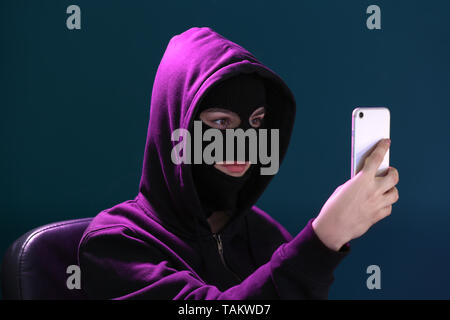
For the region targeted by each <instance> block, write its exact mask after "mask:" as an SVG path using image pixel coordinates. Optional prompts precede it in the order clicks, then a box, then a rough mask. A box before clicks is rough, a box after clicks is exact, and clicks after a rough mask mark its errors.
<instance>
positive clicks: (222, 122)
mask: <svg viewBox="0 0 450 320" xmlns="http://www.w3.org/2000/svg"><path fill="white" fill-rule="evenodd" d="M212 122H213V123H215V124H217V126H218V127H219V128H220V129H225V128H227V127H229V125H230V121H229V120H228V119H217V120H213V121H212Z"/></svg>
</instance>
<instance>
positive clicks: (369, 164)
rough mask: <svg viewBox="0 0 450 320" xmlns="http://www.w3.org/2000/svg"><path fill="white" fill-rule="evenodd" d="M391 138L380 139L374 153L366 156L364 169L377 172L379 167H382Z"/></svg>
mask: <svg viewBox="0 0 450 320" xmlns="http://www.w3.org/2000/svg"><path fill="white" fill-rule="evenodd" d="M389 146H390V139H382V140H380V141H378V143H377V145H376V147H375V149H374V150H373V151H372V153H371V154H370V155H369V156H368V157H367V158H366V160H365V162H364V167H363V169H362V170H363V171H366V172H369V173H373V174H374V175H375V174H376V171H377V169H378V168H379V167H380V165H381V163H382V162H383V159H384V156H385V155H386V152H387V151H388V150H389Z"/></svg>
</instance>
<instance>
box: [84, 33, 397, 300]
mask: <svg viewBox="0 0 450 320" xmlns="http://www.w3.org/2000/svg"><path fill="white" fill-rule="evenodd" d="M295 108H296V104H295V99H294V96H293V94H292V92H291V91H290V89H289V88H288V87H287V85H286V84H285V83H284V81H283V80H282V79H281V78H280V77H279V76H278V75H277V74H276V73H275V72H274V71H272V70H271V69H269V68H268V67H266V66H264V65H263V64H262V63H261V62H259V61H258V60H257V59H256V58H255V57H254V56H253V55H252V54H251V53H250V52H248V51H247V50H245V49H244V48H243V47H241V46H240V45H238V44H236V43H233V42H231V41H230V40H228V39H226V38H224V37H223V36H221V35H220V34H218V33H217V32H215V31H214V30H213V29H211V28H209V27H202V28H198V27H194V28H190V29H188V30H187V31H185V32H183V33H181V34H179V35H176V36H174V37H173V38H172V39H171V40H170V41H169V44H168V46H167V49H166V51H165V53H164V56H163V58H162V60H161V63H160V65H159V68H158V70H157V73H156V77H155V81H154V84H153V91H152V97H151V107H150V120H149V125H148V134H147V141H146V146H145V153H144V162H143V169H142V176H141V180H140V185H139V192H138V194H137V196H136V197H135V198H134V199H133V200H128V201H125V202H122V203H119V204H117V205H115V206H113V207H112V208H109V209H106V210H103V211H102V212H100V213H99V214H98V215H97V216H96V217H95V218H94V219H93V220H92V222H91V223H90V225H89V226H88V228H87V229H86V231H85V232H84V234H83V237H82V239H81V241H80V245H79V250H78V260H79V265H80V268H81V275H82V286H83V289H84V291H85V292H86V294H87V296H88V298H91V299H194V300H200V299H212V300H215V299H233V300H234V299H239V300H240V299H326V298H328V292H329V288H330V286H331V284H332V282H333V280H334V276H333V272H334V269H335V268H336V267H337V265H338V264H339V263H340V262H341V260H342V259H343V258H344V257H345V256H346V255H348V253H349V251H350V247H349V241H350V240H352V239H354V238H356V237H359V236H361V235H362V234H364V233H365V232H366V231H367V230H368V229H369V228H370V227H371V226H372V225H373V224H374V223H376V222H377V221H379V220H380V219H382V218H384V217H386V216H387V215H389V214H390V213H391V210H392V204H393V203H394V202H396V201H397V199H398V191H397V189H396V187H395V185H396V184H397V182H398V172H397V170H396V169H394V168H392V167H390V168H389V171H388V173H387V174H386V176H383V177H376V176H375V172H376V169H377V168H378V166H379V165H380V163H381V161H382V159H383V157H384V154H385V153H386V151H387V150H388V148H389V142H390V141H385V140H383V141H381V142H380V143H379V144H378V145H377V147H376V148H375V150H374V151H373V152H372V154H371V155H370V156H369V157H368V158H367V160H366V162H365V165H364V167H363V169H362V170H361V171H360V173H358V174H357V175H356V176H355V177H353V178H352V179H350V180H348V181H347V182H346V183H345V184H343V185H341V186H339V187H338V188H337V189H336V190H335V192H334V193H333V194H332V195H331V197H330V199H329V200H328V201H327V202H326V203H325V205H324V206H323V207H322V210H321V211H320V213H319V215H318V216H317V218H312V219H310V220H309V222H308V223H307V225H306V226H305V227H304V229H303V230H301V231H300V232H299V233H298V234H297V235H296V236H295V237H292V236H291V235H290V234H289V232H288V231H287V230H286V229H285V228H283V227H282V226H281V225H280V224H279V223H278V222H277V221H275V220H274V219H273V218H272V217H271V216H270V215H268V214H267V213H265V212H264V211H263V210H261V209H260V208H258V207H256V206H255V205H254V204H255V203H256V201H257V200H258V198H259V197H260V196H261V194H262V193H263V192H264V190H265V188H266V187H267V185H268V183H269V182H270V180H271V179H272V178H273V174H272V175H270V174H269V175H265V174H261V171H260V169H261V167H262V165H261V163H253V162H251V161H245V162H244V163H238V162H232V163H224V162H216V163H213V164H206V163H194V164H191V163H186V162H181V163H178V162H176V161H173V157H172V156H173V154H172V152H173V150H174V148H175V146H176V145H177V144H178V143H179V141H178V140H174V139H172V135H173V132H174V130H176V129H180V128H181V129H185V130H187V131H188V132H190V133H194V131H195V130H194V121H199V122H201V124H202V125H203V131H204V130H206V129H210V128H214V129H219V130H221V131H224V130H226V129H238V128H240V129H243V130H247V129H250V128H252V129H278V130H279V141H278V148H279V161H280V163H281V161H282V159H283V158H284V156H285V154H286V151H287V147H288V144H289V140H290V137H291V133H292V130H293V125H294V118H295ZM247 151H248V150H247ZM272 151H273V150H272ZM246 159H247V158H246ZM228 160H229V159H228Z"/></svg>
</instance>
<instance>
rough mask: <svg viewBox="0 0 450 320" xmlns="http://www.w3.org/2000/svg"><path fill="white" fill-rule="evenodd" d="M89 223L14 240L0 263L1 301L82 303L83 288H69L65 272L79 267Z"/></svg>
mask: <svg viewBox="0 0 450 320" xmlns="http://www.w3.org/2000/svg"><path fill="white" fill-rule="evenodd" d="M91 220H92V218H84V219H77V220H68V221H61V222H55V223H51V224H48V225H45V226H42V227H38V228H35V229H33V230H31V231H29V232H27V233H26V234H24V235H23V236H21V237H20V238H19V239H17V240H16V241H15V242H14V243H13V244H12V245H11V246H10V247H9V248H8V250H7V251H6V253H5V256H4V259H3V262H2V294H3V299H14V300H31V299H41V300H44V299H58V300H61V299H64V300H66V299H69V300H74V299H75V300H77V299H85V298H86V297H85V294H84V292H83V286H82V285H81V289H76V288H74V289H69V288H68V286H67V284H66V283H67V279H68V278H69V277H70V276H71V274H68V273H67V268H68V267H69V266H70V265H77V264H78V262H77V249H78V243H79V241H80V239H81V236H82V235H83V232H84V230H85V229H86V227H87V226H88V225H89V223H90V221H91Z"/></svg>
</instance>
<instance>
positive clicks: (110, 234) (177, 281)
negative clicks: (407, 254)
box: [79, 220, 349, 300]
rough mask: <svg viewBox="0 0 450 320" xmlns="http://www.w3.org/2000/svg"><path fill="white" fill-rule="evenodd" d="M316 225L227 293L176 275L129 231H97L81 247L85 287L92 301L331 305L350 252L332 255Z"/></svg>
mask: <svg viewBox="0 0 450 320" xmlns="http://www.w3.org/2000/svg"><path fill="white" fill-rule="evenodd" d="M312 221H313V220H310V221H309V222H308V224H307V226H306V227H305V228H304V229H303V230H302V231H301V232H300V233H299V234H298V235H297V236H296V237H294V238H293V239H292V240H291V241H290V242H288V243H284V244H282V245H281V246H280V247H279V248H278V249H277V250H276V251H275V252H274V253H273V255H272V257H271V259H270V261H269V262H267V263H266V264H263V265H262V266H260V267H259V268H258V269H256V270H255V272H253V273H252V274H251V275H250V276H248V277H247V278H246V279H245V280H244V281H243V282H241V283H240V284H239V285H236V286H233V287H231V288H229V289H228V290H225V291H220V290H219V289H218V288H217V287H215V286H213V285H209V284H207V283H205V282H204V281H202V280H201V279H200V278H199V277H198V276H197V275H196V274H195V273H194V272H192V271H190V270H188V269H185V270H181V269H180V270H177V269H176V268H174V267H173V265H172V264H171V263H170V262H169V261H168V259H167V258H166V257H165V256H164V254H163V252H162V251H161V250H158V249H156V248H153V247H152V246H150V245H149V244H148V243H147V242H144V241H142V240H141V239H139V237H138V236H137V234H136V233H135V232H133V231H132V230H130V229H129V228H128V227H126V226H112V227H108V228H104V229H100V230H96V231H94V232H91V233H89V234H87V235H86V236H85V237H83V239H82V242H81V243H80V248H79V264H80V267H81V274H82V286H83V289H84V290H85V292H86V293H87V295H88V297H89V298H91V299H180V300H183V299H191V300H205V299H207V300H220V299H228V300H246V299H326V298H327V296H328V290H329V287H330V285H331V283H332V282H333V279H334V278H333V274H332V273H333V270H334V269H335V267H336V266H337V265H338V264H339V262H340V261H341V259H342V258H343V257H345V256H346V255H347V254H348V251H349V248H348V247H346V248H344V250H341V251H339V252H336V251H333V250H330V249H328V248H327V247H326V246H325V245H324V244H323V243H322V242H321V241H320V240H319V239H318V237H317V236H316V235H315V233H314V230H313V229H312V225H311V223H312Z"/></svg>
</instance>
